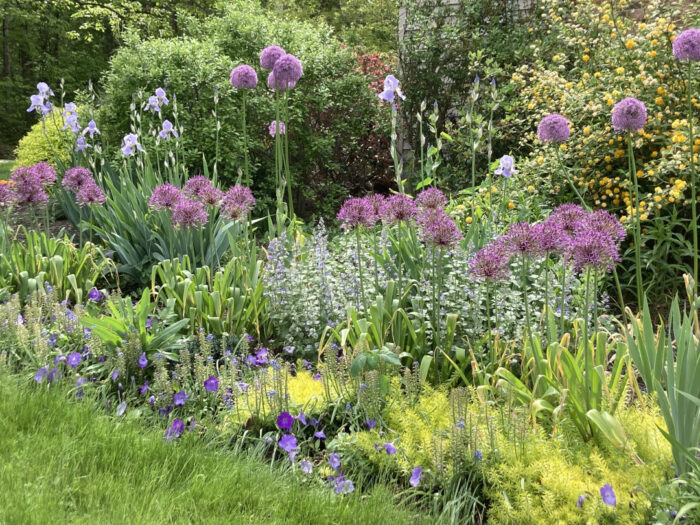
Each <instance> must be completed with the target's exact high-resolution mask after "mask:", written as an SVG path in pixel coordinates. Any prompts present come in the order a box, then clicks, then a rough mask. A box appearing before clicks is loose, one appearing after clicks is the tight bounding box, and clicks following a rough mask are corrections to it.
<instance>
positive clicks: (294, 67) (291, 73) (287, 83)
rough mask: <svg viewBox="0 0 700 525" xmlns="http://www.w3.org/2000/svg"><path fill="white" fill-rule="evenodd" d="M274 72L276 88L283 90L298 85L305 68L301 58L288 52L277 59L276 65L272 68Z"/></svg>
mask: <svg viewBox="0 0 700 525" xmlns="http://www.w3.org/2000/svg"><path fill="white" fill-rule="evenodd" d="M272 73H273V75H274V86H275V89H277V90H280V91H283V90H286V89H292V88H293V87H294V86H296V84H297V82H299V79H300V78H301V75H302V74H303V73H304V70H303V68H302V67H301V62H300V61H299V59H298V58H297V57H295V56H294V55H290V54H289V53H287V54H286V55H282V56H281V57H279V58H278V59H277V61H276V62H275V66H274V67H273V68H272Z"/></svg>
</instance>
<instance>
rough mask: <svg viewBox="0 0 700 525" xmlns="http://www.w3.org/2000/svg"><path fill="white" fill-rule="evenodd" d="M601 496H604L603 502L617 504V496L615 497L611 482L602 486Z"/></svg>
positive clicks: (611, 504) (612, 505)
mask: <svg viewBox="0 0 700 525" xmlns="http://www.w3.org/2000/svg"><path fill="white" fill-rule="evenodd" d="M600 497H601V498H603V503H605V504H606V505H610V506H611V507H614V506H615V505H617V498H616V497H615V491H614V490H613V488H612V485H611V484H610V483H606V484H605V485H603V486H602V487H601V488H600Z"/></svg>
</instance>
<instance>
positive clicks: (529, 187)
mask: <svg viewBox="0 0 700 525" xmlns="http://www.w3.org/2000/svg"><path fill="white" fill-rule="evenodd" d="M527 191H529V192H530V193H535V187H534V186H532V185H530V186H528V187H527Z"/></svg>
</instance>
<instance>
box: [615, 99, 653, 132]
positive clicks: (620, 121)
mask: <svg viewBox="0 0 700 525" xmlns="http://www.w3.org/2000/svg"><path fill="white" fill-rule="evenodd" d="M646 122H647V108H646V106H645V105H644V103H643V102H641V101H639V100H637V99H636V98H632V97H628V98H625V99H622V100H621V101H620V102H618V103H617V104H615V106H614V107H613V110H612V125H613V128H614V129H615V131H619V132H624V131H629V132H636V131H639V130H640V129H642V128H643V127H644V124H646Z"/></svg>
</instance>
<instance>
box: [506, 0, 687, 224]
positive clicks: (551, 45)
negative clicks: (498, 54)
mask: <svg viewBox="0 0 700 525" xmlns="http://www.w3.org/2000/svg"><path fill="white" fill-rule="evenodd" d="M541 5H542V7H543V9H544V14H543V18H542V20H541V21H540V24H541V25H540V27H539V31H540V34H541V35H542V36H541V37H540V38H539V39H537V40H536V41H535V43H534V44H533V52H534V56H535V60H534V62H533V63H531V64H527V65H523V66H521V67H519V68H518V69H517V70H516V71H515V73H513V75H512V78H511V81H512V82H513V83H515V84H516V85H517V88H518V90H517V92H518V93H519V95H518V97H517V101H516V103H515V104H514V107H515V108H518V113H517V115H516V117H515V121H516V122H518V124H519V126H521V128H520V129H522V130H523V131H524V133H523V134H522V138H521V145H522V146H523V147H528V148H531V147H534V148H535V150H534V152H533V153H532V154H531V155H530V156H529V158H528V159H527V160H525V161H524V163H521V168H522V170H521V172H522V173H523V174H525V175H527V176H529V177H531V178H532V180H533V183H534V184H535V185H536V187H539V188H545V191H547V192H548V193H549V194H550V195H551V196H552V197H553V198H554V200H558V201H571V200H573V199H575V196H574V195H573V193H572V192H571V190H570V188H569V187H568V184H567V182H566V180H564V179H563V177H562V175H561V172H560V169H559V163H558V160H557V154H556V152H555V149H554V147H553V146H548V145H545V144H542V143H541V142H539V140H538V139H537V136H536V128H537V124H538V122H539V120H540V119H541V118H542V117H543V116H545V115H547V114H549V113H561V114H562V115H564V116H565V117H566V118H568V119H569V121H570V123H571V138H570V139H569V141H568V142H567V144H566V146H567V147H566V149H563V150H562V151H560V152H559V153H560V154H561V156H562V158H563V159H564V162H565V164H566V165H567V166H568V167H569V168H570V169H571V174H572V176H573V182H574V184H575V185H576V187H577V188H578V190H579V192H580V193H582V194H584V198H585V199H586V200H587V201H588V202H589V203H590V204H591V205H593V206H594V207H596V208H605V209H608V210H611V211H616V212H619V213H620V214H621V215H622V216H623V220H624V219H626V218H627V217H629V215H630V214H631V213H634V212H633V210H632V200H631V199H630V192H631V191H632V181H631V180H630V177H629V172H628V159H627V144H626V139H625V138H624V136H621V135H620V134H617V133H615V132H614V130H613V129H612V124H611V120H610V118H611V113H612V108H613V106H614V105H615V104H616V103H617V102H619V101H620V100H622V99H623V98H626V97H635V98H638V99H639V100H641V101H642V102H644V103H645V105H646V107H647V112H648V120H647V124H646V126H645V127H644V129H643V130H642V131H641V132H640V133H639V134H638V135H637V136H636V137H635V140H634V146H635V148H634V149H635V157H636V165H637V170H638V176H639V177H640V191H641V192H642V193H641V197H640V200H641V201H643V204H642V205H641V206H640V208H641V209H640V210H639V213H640V215H641V218H642V220H646V219H650V218H652V217H653V216H654V215H657V214H661V213H663V211H662V210H663V208H664V207H667V206H679V207H687V206H689V204H690V201H689V198H690V191H688V188H687V185H686V183H687V181H688V180H689V177H690V172H689V170H688V169H687V165H688V162H689V155H690V149H691V144H690V139H689V134H688V122H687V120H686V119H687V110H686V107H687V104H686V102H687V101H686V97H685V85H684V82H683V76H682V73H681V69H679V64H678V62H677V61H676V60H675V59H674V57H673V54H672V51H671V44H672V42H673V38H674V36H675V35H676V34H678V33H679V32H680V31H681V30H682V29H684V28H678V27H676V26H675V24H673V23H672V22H671V21H672V20H677V19H678V18H679V16H678V15H679V13H680V11H679V9H680V4H679V3H678V2H674V1H670V2H669V1H666V0H650V1H649V2H644V3H642V4H639V3H632V2H630V1H629V0H622V1H619V0H618V1H614V2H609V1H603V2H595V1H593V0H584V1H582V2H576V3H575V4H573V3H572V2H569V1H568V0H567V1H564V0H544V1H543V2H542V3H541ZM684 5H685V7H684V14H683V19H684V20H692V19H693V17H697V16H699V15H700V5H689V4H687V3H685V4H684ZM692 102H693V104H694V106H695V115H696V119H697V115H698V114H699V113H700V101H699V100H697V99H696V98H693V101H692ZM523 108H527V111H522V109H523ZM695 126H696V129H697V126H698V123H697V122H696V123H695ZM692 149H693V151H694V154H695V155H696V159H697V154H698V152H699V151H700V137H699V138H696V139H695V140H694V144H693V145H692ZM696 161H697V160H696ZM677 181H680V182H677Z"/></svg>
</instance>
